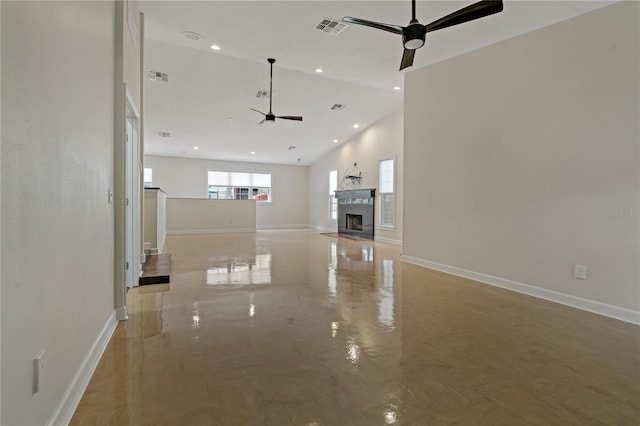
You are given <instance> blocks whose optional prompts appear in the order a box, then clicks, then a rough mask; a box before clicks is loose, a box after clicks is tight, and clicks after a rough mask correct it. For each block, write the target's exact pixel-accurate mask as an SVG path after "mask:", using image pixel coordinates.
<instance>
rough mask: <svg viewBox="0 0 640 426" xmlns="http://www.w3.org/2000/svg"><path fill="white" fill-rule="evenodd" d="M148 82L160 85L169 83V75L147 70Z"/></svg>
mask: <svg viewBox="0 0 640 426" xmlns="http://www.w3.org/2000/svg"><path fill="white" fill-rule="evenodd" d="M149 80H152V81H158V82H160V83H168V82H169V74H167V73H164V72H159V71H151V70H149Z"/></svg>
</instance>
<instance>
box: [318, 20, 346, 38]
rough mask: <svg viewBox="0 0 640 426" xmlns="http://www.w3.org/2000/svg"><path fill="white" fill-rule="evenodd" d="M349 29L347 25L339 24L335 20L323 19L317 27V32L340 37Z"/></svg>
mask: <svg viewBox="0 0 640 426" xmlns="http://www.w3.org/2000/svg"><path fill="white" fill-rule="evenodd" d="M347 27H348V25H347V24H344V23H342V22H339V21H337V20H335V19H331V18H322V21H320V23H319V24H317V25H316V30H320V31H322V32H323V33H327V34H333V35H338V34H340V33H341V32H342V30H344V29H345V28H347Z"/></svg>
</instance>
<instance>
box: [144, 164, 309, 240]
mask: <svg viewBox="0 0 640 426" xmlns="http://www.w3.org/2000/svg"><path fill="white" fill-rule="evenodd" d="M144 166H145V167H151V168H152V169H153V186H156V187H159V188H161V189H162V190H163V191H165V192H166V193H167V196H168V197H173V198H204V197H206V192H207V171H208V170H227V171H233V172H255V173H271V184H272V186H273V188H272V194H273V203H257V206H256V225H257V227H258V228H288V227H305V226H307V225H308V217H307V212H308V206H307V199H308V198H307V189H308V188H307V181H308V167H306V166H288V165H279V164H262V163H243V162H232V161H218V160H200V159H192V158H176V157H160V156H154V155H147V156H145V163H144Z"/></svg>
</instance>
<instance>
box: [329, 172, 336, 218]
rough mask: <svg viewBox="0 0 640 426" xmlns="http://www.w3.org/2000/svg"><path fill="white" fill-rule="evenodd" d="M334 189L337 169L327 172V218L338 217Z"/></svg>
mask: <svg viewBox="0 0 640 426" xmlns="http://www.w3.org/2000/svg"><path fill="white" fill-rule="evenodd" d="M336 189H338V171H337V170H331V171H330V172H329V219H330V220H336V219H337V218H338V200H337V199H336Z"/></svg>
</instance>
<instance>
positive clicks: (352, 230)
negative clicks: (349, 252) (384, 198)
mask: <svg viewBox="0 0 640 426" xmlns="http://www.w3.org/2000/svg"><path fill="white" fill-rule="evenodd" d="M335 194H336V199H337V200H338V232H339V233H341V234H349V235H357V236H359V237H363V238H370V239H373V230H374V226H373V225H374V217H375V215H374V213H375V201H376V190H375V189H347V190H339V191H336V192H335Z"/></svg>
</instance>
